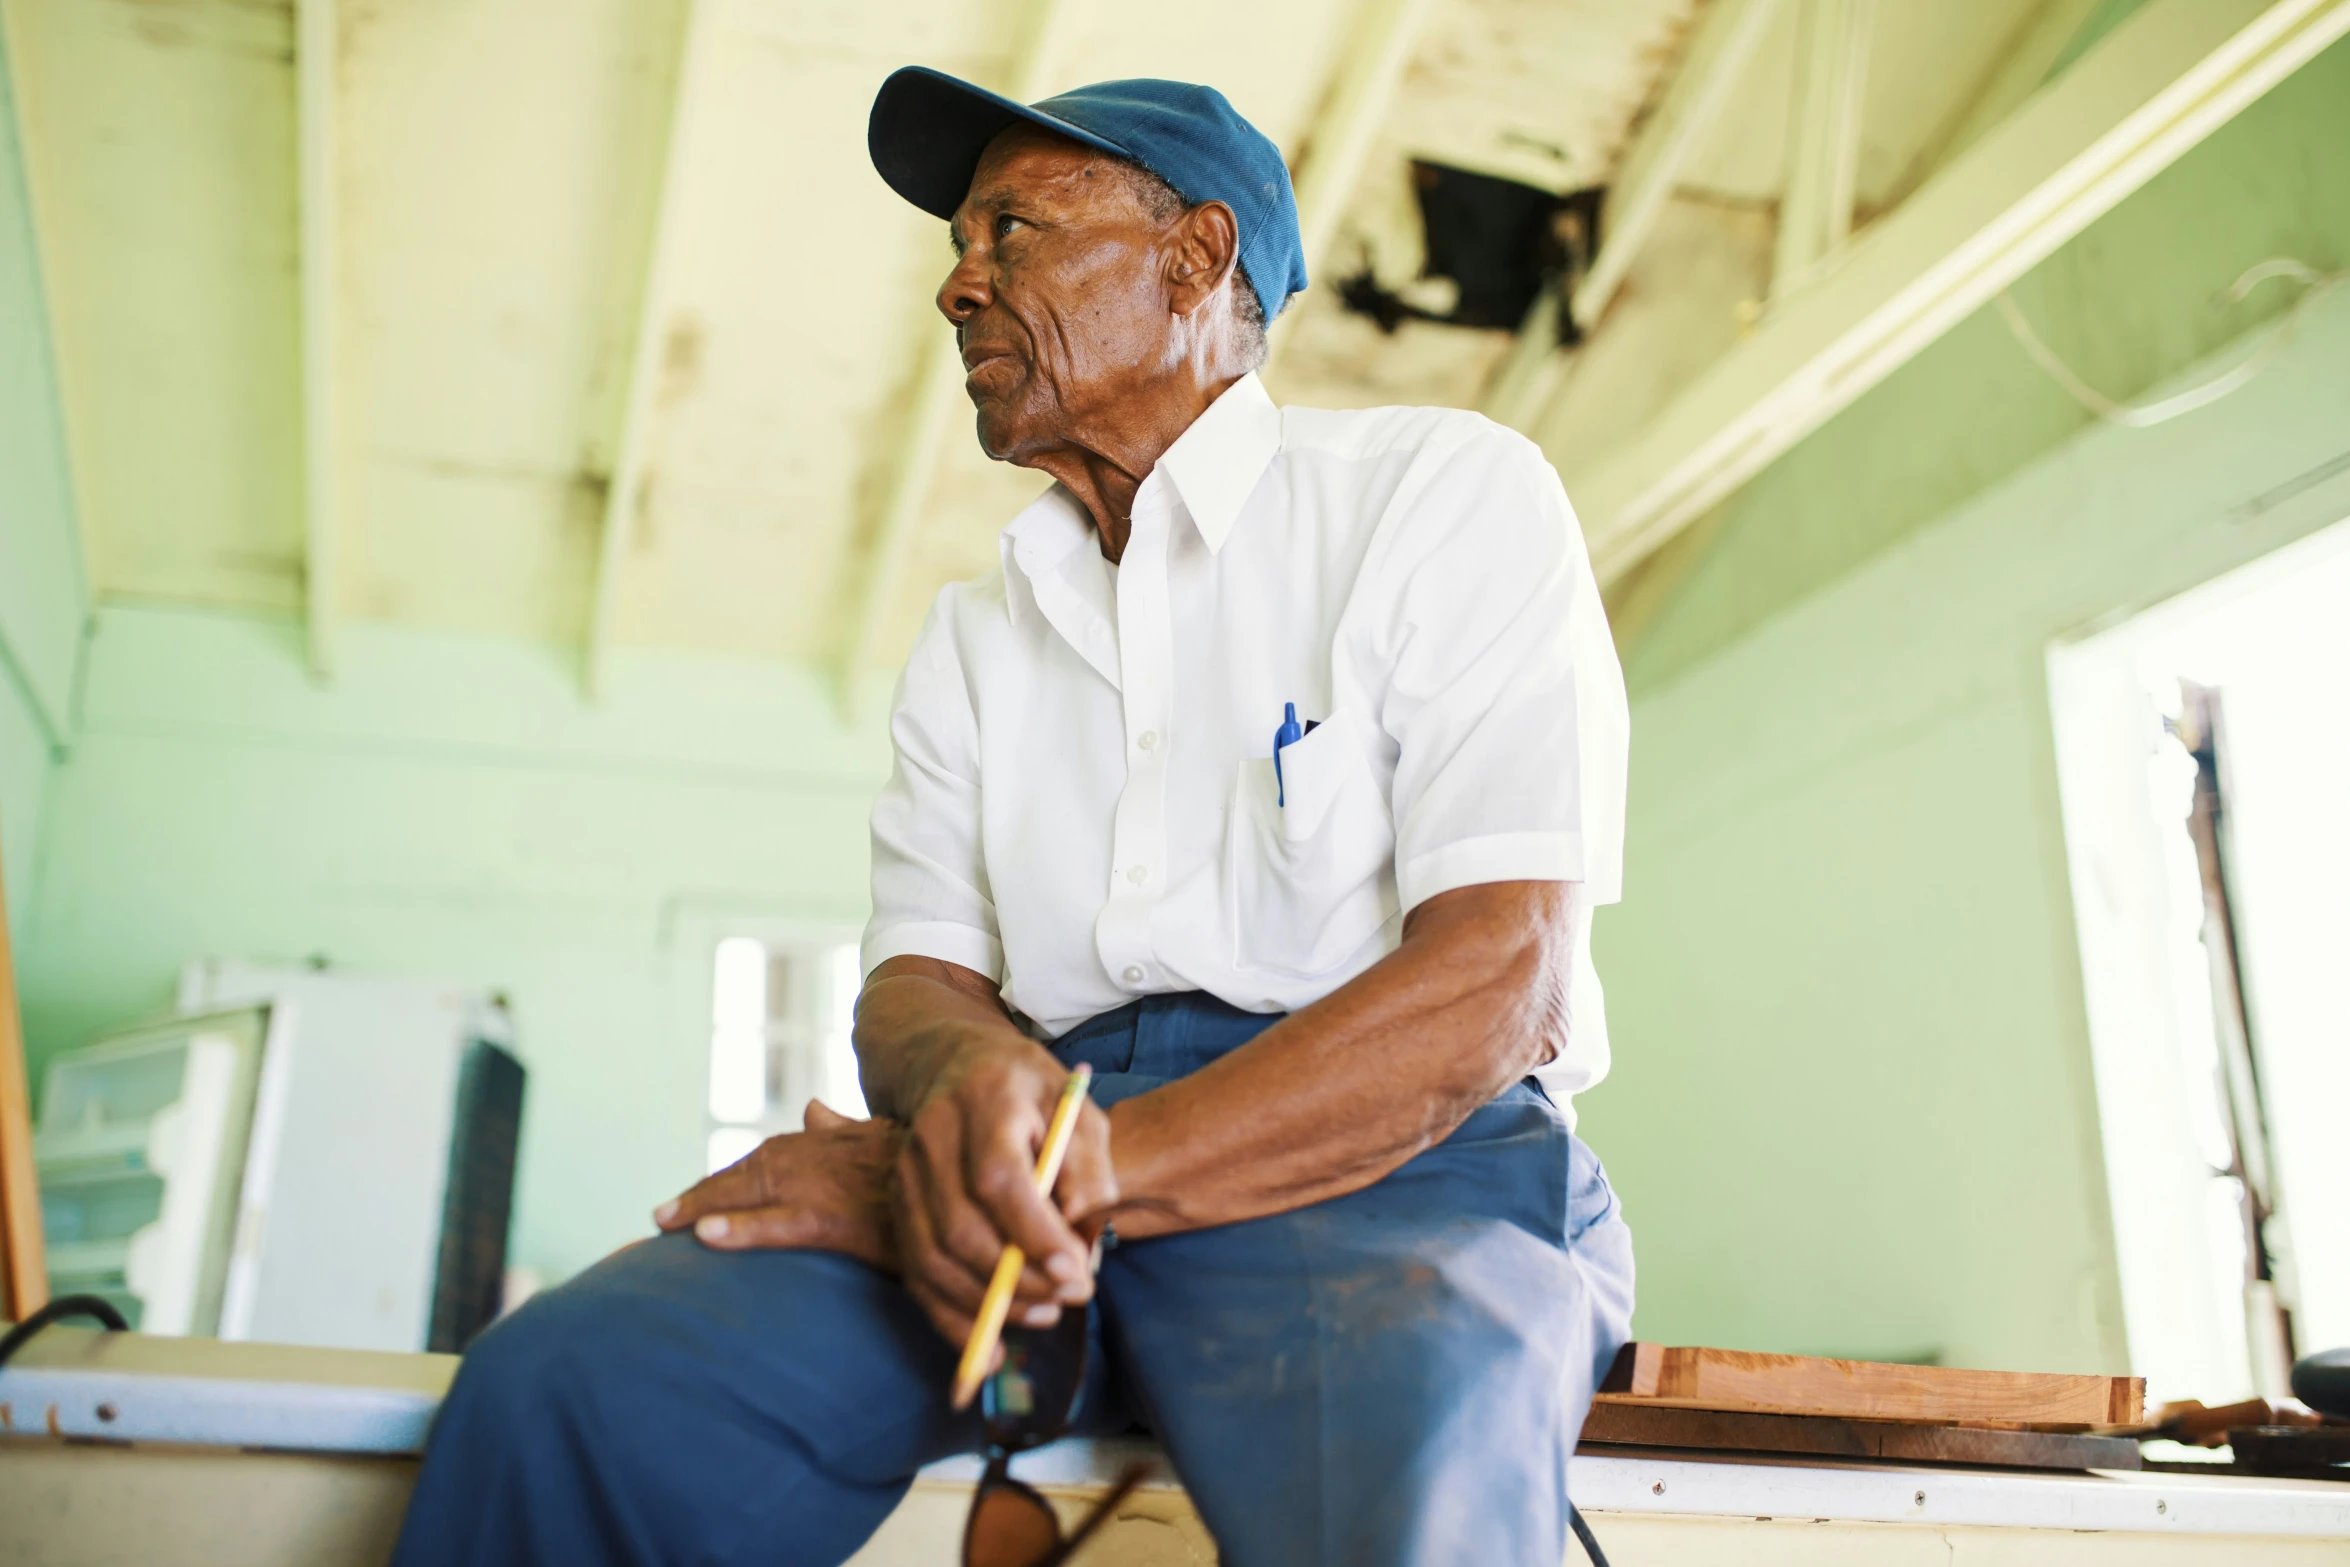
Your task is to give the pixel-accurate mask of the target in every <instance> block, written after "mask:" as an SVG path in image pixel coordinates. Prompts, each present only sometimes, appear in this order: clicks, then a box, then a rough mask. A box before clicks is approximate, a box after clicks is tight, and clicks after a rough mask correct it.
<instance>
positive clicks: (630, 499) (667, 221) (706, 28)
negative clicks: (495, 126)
mask: <svg viewBox="0 0 2350 1567" xmlns="http://www.w3.org/2000/svg"><path fill="white" fill-rule="evenodd" d="M716 4H717V0H685V15H684V18H683V20H682V22H681V24H680V25H681V29H682V30H681V34H680V41H679V44H678V55H677V85H676V88H675V90H674V91H673V92H672V94H671V97H670V109H669V133H668V140H667V142H666V144H665V145H664V148H663V151H662V155H661V190H660V195H659V197H658V198H657V199H656V200H655V202H654V205H653V232H652V238H651V241H650V243H649V244H648V245H647V247H646V254H645V271H644V279H645V280H644V287H643V290H642V292H641V293H640V295H639V297H638V300H637V313H636V329H635V332H634V333H633V334H632V336H631V338H630V348H629V356H628V378H627V382H626V384H625V388H624V390H623V392H622V395H621V405H620V430H619V436H618V439H617V440H616V441H615V442H614V444H613V448H612V467H611V472H610V474H609V475H608V476H607V478H606V480H605V486H604V518H603V525H602V528H601V530H600V531H599V532H598V534H597V537H596V565H595V575H594V578H593V580H592V582H591V584H590V587H589V590H588V591H589V597H588V616H587V642H586V647H585V649H584V666H583V670H582V676H583V679H584V682H585V684H586V687H587V693H588V695H589V696H590V697H591V698H594V699H597V700H601V699H602V697H603V695H604V693H605V691H606V689H607V688H608V687H609V685H610V682H611V673H612V644H613V638H614V622H615V620H616V618H617V616H618V614H619V607H620V584H621V578H622V576H623V574H624V571H625V568H626V564H627V558H628V544H629V539H630V536H631V534H632V533H633V532H634V530H635V526H636V519H637V516H638V513H639V512H640V511H641V510H642V509H643V506H644V502H645V456H646V451H647V448H648V446H649V445H650V443H651V438H652V425H653V416H654V413H655V408H654V403H655V393H656V392H657V391H658V390H659V388H660V383H661V350H662V335H663V333H664V332H665V331H666V329H667V323H668V320H669V314H670V303H671V291H672V287H673V282H672V280H673V279H674V277H675V275H676V272H677V257H678V252H679V249H680V247H681V246H682V245H683V243H684V238H683V233H682V231H683V229H684V226H685V222H684V213H683V209H684V205H685V202H684V197H683V194H682V188H683V186H684V184H685V171H686V168H687V166H688V160H689V159H690V158H691V156H692V145H691V144H692V141H693V118H694V115H695V113H696V111H697V109H698V107H699V105H700V102H701V97H702V82H703V79H704V77H705V75H706V73H707V70H708V65H709V54H710V49H711V42H710V35H711V34H712V33H713V32H714V31H715V27H716V24H715V23H714V22H713V21H712V20H711V13H712V12H713V10H714V9H715V7H716Z"/></svg>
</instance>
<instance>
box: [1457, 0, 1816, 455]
mask: <svg viewBox="0 0 2350 1567" xmlns="http://www.w3.org/2000/svg"><path fill="white" fill-rule="evenodd" d="M1778 6H1779V0H1716V3H1715V4H1714V5H1713V6H1711V7H1709V8H1708V9H1707V10H1706V12H1705V15H1704V16H1703V18H1702V19H1701V20H1700V21H1699V22H1698V24H1697V27H1696V30H1695V31H1694V32H1693V33H1692V34H1691V36H1690V39H1689V44H1688V47H1687V49H1686V50H1685V51H1684V53H1683V58H1682V62H1681V65H1680V68H1679V69H1678V70H1676V71H1675V72H1673V74H1672V76H1671V78H1670V80H1669V81H1668V82H1667V84H1666V86H1665V89H1664V96H1663V98H1662V99H1661V100H1660V101H1659V102H1658V103H1657V106H1656V109H1655V112H1653V113H1652V114H1650V115H1649V116H1648V118H1647V119H1646V120H1645V121H1644V122H1642V124H1641V125H1640V127H1639V129H1638V130H1637V131H1636V132H1635V133H1634V135H1633V138H1632V143H1631V145H1630V146H1629V147H1628V148H1626V149H1625V152H1624V155H1623V158H1622V161H1621V162H1620V163H1619V164H1618V165H1617V170H1616V175H1615V178H1613V179H1612V180H1610V181H1609V182H1608V189H1607V195H1606V198H1605V204H1604V205H1603V207H1602V208H1601V211H1600V224H1599V254H1597V255H1596V256H1594V257H1592V258H1591V266H1590V269H1589V270H1588V271H1586V272H1585V273H1584V274H1583V278H1582V280H1581V281H1580V282H1579V283H1577V284H1576V285H1575V291H1574V295H1573V297H1572V299H1571V300H1569V301H1567V302H1566V303H1565V305H1564V307H1563V308H1564V309H1565V310H1566V311H1567V313H1568V319H1570V320H1572V321H1575V322H1576V323H1578V324H1580V325H1581V326H1583V327H1584V328H1585V329H1587V330H1588V329H1589V328H1590V327H1591V326H1593V325H1594V324H1595V323H1597V322H1598V320H1599V319H1600V317H1601V316H1603V315H1605V314H1606V313H1607V307H1608V305H1609V303H1610V302H1611V301H1613V300H1614V298H1615V297H1616V290H1617V289H1618V288H1620V287H1621V286H1622V285H1623V281H1624V275H1625V274H1626V273H1627V272H1628V271H1630V270H1631V267H1632V263H1633V261H1634V260H1635V259H1636V258H1637V257H1638V256H1639V254H1640V248H1641V246H1643V245H1645V244H1646V243H1647V242H1648V237H1649V235H1650V234H1651V233H1652V232H1653V231H1654V230H1655V228H1656V221H1657V218H1658V217H1659V216H1660V215H1661V214H1662V213H1663V212H1664V210H1665V203H1666V202H1667V201H1668V200H1670V199H1671V198H1672V194H1673V186H1674V184H1675V183H1676V182H1677V181H1678V180H1679V179H1680V177H1681V171H1682V170H1683V169H1684V168H1685V167H1687V165H1688V162H1689V158H1690V155H1691V153H1692V152H1693V151H1694V150H1695V148H1696V147H1697V146H1698V144H1699V143H1700V142H1701V141H1702V140H1703V138H1704V136H1705V133H1706V131H1707V129H1708V128H1709V127H1711V126H1712V124H1713V122H1714V118H1715V116H1716V115H1717V114H1719V113H1720V112H1721V109H1722V106H1723V105H1724V104H1725V103H1727V102H1728V101H1729V99H1730V97H1731V95H1732V94H1733V92H1734V91H1735V90H1736V88H1737V86H1738V84H1739V82H1740V81H1741V80H1742V79H1743V77H1744V75H1745V72H1746V67H1747V64H1748V62H1749V61H1751V60H1752V59H1753V58H1754V54H1755V51H1756V50H1757V49H1758V48H1760V47H1761V45H1762V40H1763V36H1764V34H1765V33H1766V32H1768V31H1769V28H1770V24H1771V18H1772V17H1773V16H1774V15H1775V14H1777V10H1778ZM1561 308H1562V305H1561V301H1560V299H1559V296H1558V291H1557V290H1555V289H1548V288H1546V289H1544V290H1543V291H1542V292H1541V293H1540V294H1538V295H1536V296H1535V300H1534V303H1533V305H1532V306H1531V307H1530V308H1529V309H1528V310H1527V312H1526V319H1525V321H1524V323H1523V324H1521V325H1520V326H1519V328H1518V333H1517V337H1516V339H1515V340H1514V341H1513V342H1512V343H1511V344H1510V351H1509V353H1508V355H1507V356H1506V357H1505V358H1503V360H1502V362H1501V364H1500V366H1499V367H1498V368H1497V369H1496V370H1495V371H1494V374H1493V379H1492V381H1491V383H1490V384H1489V385H1488V387H1487V389H1486V392H1485V396H1484V399H1483V403H1482V407H1483V411H1484V413H1485V414H1486V416H1487V417H1488V418H1492V419H1496V420H1499V421H1500V422H1501V423H1503V424H1506V425H1508V426H1510V427H1511V428H1512V429H1517V430H1524V429H1526V428H1527V427H1528V426H1530V425H1531V424H1532V423H1533V421H1534V420H1535V419H1536V418H1537V417H1538V416H1539V415H1540V414H1541V412H1542V410H1543V409H1544V408H1546V407H1548V406H1549V404H1550V400H1551V397H1552V394H1553V393H1554V392H1555V390H1556V388H1557V385H1558V380H1559V376H1560V375H1561V373H1562V372H1563V371H1564V370H1565V368H1566V360H1567V355H1566V353H1565V352H1564V351H1563V350H1562V349H1561V348H1560V347H1559V313H1560V310H1561Z"/></svg>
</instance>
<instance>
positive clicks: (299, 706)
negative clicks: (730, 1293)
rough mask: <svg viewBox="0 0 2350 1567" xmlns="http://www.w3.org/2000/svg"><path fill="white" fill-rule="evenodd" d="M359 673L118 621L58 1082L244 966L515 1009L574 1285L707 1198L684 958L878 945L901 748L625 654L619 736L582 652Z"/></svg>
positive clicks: (534, 1146)
mask: <svg viewBox="0 0 2350 1567" xmlns="http://www.w3.org/2000/svg"><path fill="white" fill-rule="evenodd" d="M338 664H339V669H338V674H337V678H336V683H335V685H334V686H333V687H332V688H331V689H321V688H320V687H318V686H316V685H315V684H313V683H312V682H311V681H310V680H309V679H308V678H307V677H306V676H305V675H304V673H303V667H302V659H301V649H300V644H299V639H298V635H297V629H296V627H294V626H293V625H292V624H291V623H272V622H266V621H259V620H253V619H249V618H244V617H239V616H233V615H226V614H220V615H215V614H207V613H203V612H196V611H160V610H140V609H127V608H110V609H106V610H103V611H102V612H101V613H100V616H99V619H98V626H97V631H96V634H95V636H94V637H93V638H92V640H91V643H90V650H89V662H88V669H87V671H86V675H85V694H84V702H83V724H82V729H81V732H80V736H79V738H78V739H77V741H76V744H75V747H74V750H73V754H72V756H71V758H70V759H69V760H68V761H67V762H66V763H65V764H64V765H63V766H61V767H60V768H59V769H58V771H57V775H56V785H55V788H54V789H53V791H52V802H51V806H50V811H49V818H48V825H47V832H46V840H47V843H46V848H47V864H46V870H45V874H44V875H43V877H42V881H41V889H40V894H39V899H38V903H37V906H36V908H35V912H34V917H33V919H32V920H31V921H30V929H29V930H28V932H27V933H26V937H25V942H24V948H23V954H22V968H23V971H24V982H25V992H26V994H25V1001H26V1017H27V1026H28V1030H29V1032H30V1034H31V1037H32V1050H33V1054H34V1056H35V1059H36V1061H39V1060H45V1059H46V1058H47V1057H48V1056H49V1055H51V1054H53V1053H54V1052H55V1051H56V1050H57V1049H59V1048H61V1047H63V1046H66V1045H69V1044H73V1043H77V1042H79V1041H81V1040H83V1039H85V1038H87V1037H88V1035H89V1034H90V1032H91V1031H92V1030H94V1029H97V1028H99V1027H102V1026H104V1025H107V1024H110V1023H114V1022H119V1021H121V1020H123V1019H124V1018H126V1017H131V1016H136V1015H138V1014H140V1013H141V1012H144V1011H148V1010H152V1009H156V1008H161V1007H165V1006H167V1005H168V1004H169V1002H170V1000H171V988H172V982H173V979H174V976H175V975H176V974H177V972H178V970H179V967H180V965H181V964H182V963H183V962H185V961H186V960H187V959H189V958H191V957H196V956H201V955H204V954H210V953H220V954H228V955H234V956H241V957H251V958H261V959H286V960H300V959H303V958H306V957H308V956H310V955H312V954H314V953H323V954H326V955H328V956H329V957H331V958H332V959H333V960H334V961H335V962H336V963H338V964H344V965H349V966H353V967H357V968H364V969H369V970H376V971H384V972H392V973H405V974H424V975H434V976H448V977H453V978H457V979H460V980H466V981H470V982H473V983H478V984H480V985H483V986H486V987H490V988H494V989H497V990H502V991H504V992H505V993H507V995H509V996H510V997H511V998H512V1002H513V1006H514V1011H515V1017H516V1020H517V1024H518V1028H519V1032H520V1037H521V1045H522V1054H523V1055H524V1057H525V1058H526V1059H527V1061H528V1063H529V1066H530V1071H531V1076H530V1086H529V1101H528V1109H527V1113H526V1118H525V1135H524V1145H523V1161H522V1173H521V1184H520V1191H519V1197H518V1201H519V1207H518V1211H517V1215H516V1232H515V1256H516V1259H517V1260H518V1261H520V1262H523V1263H526V1264H529V1265H531V1266H533V1267H536V1268H539V1269H541V1270H543V1271H544V1272H546V1273H547V1274H548V1275H550V1276H554V1277H560V1276H562V1275H564V1274H567V1273H569V1272H571V1271H573V1270H575V1269H577V1268H579V1267H581V1266H584V1265H585V1264H587V1263H588V1262H591V1261H593V1260H594V1259H595V1258H596V1257H597V1256H599V1255H601V1254H602V1253H603V1252H605V1251H607V1250H609V1249H610V1248H611V1247H613V1246H615V1245H617V1244H619V1243H620V1242H621V1241H623V1240H626V1239H628V1238H629V1237H631V1236H633V1235H639V1234H643V1233H645V1232H646V1231H647V1229H648V1226H649V1221H648V1218H647V1215H648V1213H649V1212H650V1209H651V1207H652V1205H653V1204H654V1203H656V1202H658V1201H659V1200H661V1199H662V1198H663V1197H666V1196H668V1195H670V1194H671V1193H672V1192H674V1191H676V1190H677V1189H678V1188H680V1187H681V1186H683V1185H684V1184H685V1183H687V1182H688V1181H690V1180H692V1179H694V1178H695V1177H697V1176H698V1175H699V1174H700V1173H701V1172H700V1168H699V1166H700V1161H701V1157H702V1136H703V1121H702V1115H703V1110H702V1106H703V1104H704V1101H705V1097H706V1093H707V1087H706V1085H707V1081H708V1079H707V1054H706V1052H707V1049H708V1040H707V1037H706V1035H704V1034H701V1033H699V1032H697V1031H696V1030H695V1029H694V1028H693V1026H692V1024H691V1023H690V1021H689V1022H688V1023H687V1025H686V1026H685V1027H684V1028H682V1029H681V1028H680V1027H679V1026H678V1018H677V1016H676V1011H675V1008H674V1007H673V1005H672V1001H673V996H672V983H671V982H672V976H673V974H674V973H675V972H677V963H678V960H679V954H678V952H677V950H676V946H675V943H674V942H673V939H672V938H673V936H675V935H676V934H677V933H678V932H679V931H680V930H681V928H684V927H690V926H691V925H693V923H694V917H695V916H696V915H697V914H701V913H706V912H710V911H725V912H733V913H742V914H747V915H764V916H781V917H794V916H797V917H804V918H809V919H820V920H838V921H843V922H846V923H848V924H851V925H855V924H859V923H861V922H862V920H863V918H864V912H865V861H866V837H865V813H866V807H867V802H868V800H869V799H870V797H871V793H872V791H873V789H874V788H875V787H877V786H878V784H879V781H880V778H881V776H882V774H883V773H884V772H885V770H886V767H887V759H888V753H887V749H886V741H885V740H884V738H883V736H882V733H881V726H880V724H879V722H878V720H877V719H876V720H869V721H868V722H866V723H865V724H864V725H863V726H862V727H861V728H859V729H857V730H854V731H849V730H844V729H843V728H842V727H841V726H840V724H839V723H838V721H837V720H836V719H835V718H834V716H833V709H832V707H831V704H830V691H829V686H828V685H826V684H825V683H824V682H822V681H821V680H819V679H818V678H817V677H816V676H815V675H814V674H813V673H810V672H807V671H803V670H799V669H793V668H788V667H782V666H773V665H754V664H749V663H737V662H733V661H729V660H724V659H716V658H702V657H693V656H684V655H657V654H643V653H630V654H624V655H622V656H621V658H620V659H619V660H618V661H617V662H616V665H615V671H614V689H613V692H612V694H611V697H610V699H609V700H608V701H607V702H606V703H605V704H604V705H602V706H600V707H599V706H592V705H590V704H588V703H587V702H586V701H584V700H583V699H582V697H581V696H580V694H579V689H580V688H579V681H578V672H577V660H576V657H575V656H574V655H573V654H571V653H569V652H558V651H557V650H554V649H543V650H542V649H538V648H533V647H529V646H526V645H524V644H520V643H514V642H508V641H502V640H497V639H489V638H472V637H466V636H460V635H453V634H444V633H428V632H415V631H396V630H388V629H380V628H370V627H366V626H356V627H350V628H347V629H346V633H345V637H344V640H343V643H342V646H341V649H340V657H339V659H338ZM879 705H880V704H878V703H876V704H873V706H875V707H876V708H877V707H878V706H879ZM686 960H687V966H688V969H689V970H690V968H691V967H692V966H693V964H694V963H696V962H698V961H699V958H698V956H697V955H694V954H687V955H686Z"/></svg>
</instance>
